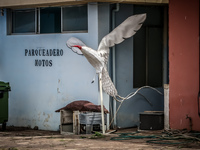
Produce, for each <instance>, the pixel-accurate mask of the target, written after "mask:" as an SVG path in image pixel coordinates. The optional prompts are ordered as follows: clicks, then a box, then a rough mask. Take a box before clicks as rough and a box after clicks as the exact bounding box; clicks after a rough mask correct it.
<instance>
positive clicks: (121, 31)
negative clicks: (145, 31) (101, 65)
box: [98, 14, 146, 63]
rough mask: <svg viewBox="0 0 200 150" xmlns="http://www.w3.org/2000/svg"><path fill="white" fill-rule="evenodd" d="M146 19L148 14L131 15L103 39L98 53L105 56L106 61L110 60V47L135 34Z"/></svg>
mask: <svg viewBox="0 0 200 150" xmlns="http://www.w3.org/2000/svg"><path fill="white" fill-rule="evenodd" d="M145 19H146V14H138V15H133V16H130V17H128V18H127V19H126V20H125V21H124V22H122V23H121V24H120V25H119V26H117V27H116V28H115V29H114V30H113V31H112V32H110V33H109V34H107V35H106V36H105V37H104V38H103V39H102V40H101V42H100V44H99V47H98V53H99V54H100V56H102V57H103V58H104V62H105V63H107V61H108V56H109V47H112V46H114V45H115V44H119V43H121V42H123V41H124V40H125V39H126V38H129V37H131V36H133V35H134V34H135V33H136V32H137V31H138V30H139V29H140V28H141V26H142V23H143V22H144V21H145Z"/></svg>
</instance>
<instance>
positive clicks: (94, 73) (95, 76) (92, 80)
mask: <svg viewBox="0 0 200 150" xmlns="http://www.w3.org/2000/svg"><path fill="white" fill-rule="evenodd" d="M95 77H96V71H95V73H94V77H93V79H92V82H91V83H94V81H95Z"/></svg>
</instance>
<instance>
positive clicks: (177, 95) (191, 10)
mask: <svg viewBox="0 0 200 150" xmlns="http://www.w3.org/2000/svg"><path fill="white" fill-rule="evenodd" d="M198 91H199V0H170V1H169V111H170V112H169V122H170V127H171V129H184V128H187V129H190V123H189V122H190V121H189V119H186V115H188V116H189V117H191V118H192V124H193V125H192V130H198V131H200V117H199V116H198V106H197V104H198V103H197V95H198Z"/></svg>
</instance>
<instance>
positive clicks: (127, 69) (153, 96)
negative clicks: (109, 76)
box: [113, 4, 168, 128]
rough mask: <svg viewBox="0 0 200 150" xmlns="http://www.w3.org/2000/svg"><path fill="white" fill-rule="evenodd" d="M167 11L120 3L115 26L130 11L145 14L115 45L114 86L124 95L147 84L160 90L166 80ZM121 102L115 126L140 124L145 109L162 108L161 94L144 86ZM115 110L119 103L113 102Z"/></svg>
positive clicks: (161, 109)
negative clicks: (136, 27) (132, 31)
mask: <svg viewBox="0 0 200 150" xmlns="http://www.w3.org/2000/svg"><path fill="white" fill-rule="evenodd" d="M165 11H167V9H166V7H165V6H158V5H157V6H152V5H142V6H141V5H129V4H120V9H119V11H118V12H117V13H116V26H118V25H119V24H120V23H121V22H122V21H123V20H125V19H126V18H127V17H129V16H131V15H133V14H140V13H146V14H147V19H146V20H145V22H144V24H143V26H142V27H141V29H140V30H139V31H138V32H137V33H136V34H135V35H134V36H133V37H131V38H129V39H126V40H125V41H124V42H123V43H121V44H119V45H116V47H115V58H113V59H115V66H116V67H115V72H113V74H115V78H116V83H115V84H116V88H117V90H118V94H119V95H120V96H123V97H125V96H127V95H128V94H129V93H131V92H134V91H136V90H137V89H138V88H140V87H142V86H145V85H148V86H152V87H154V88H156V89H158V90H159V91H161V92H162V93H164V92H163V84H165V83H168V65H167V64H168V48H167V46H168V44H167V33H168V32H167V21H166V20H167V16H166V14H167V13H165ZM139 93H140V94H136V95H135V96H134V97H132V98H131V99H129V100H126V101H124V103H123V104H122V105H121V107H120V109H119V111H118V113H117V116H116V120H115V125H114V126H116V127H117V128H128V127H136V126H139V122H140V121H139V114H140V113H141V112H144V111H163V109H164V95H160V94H159V93H157V92H156V91H154V90H152V89H149V88H145V89H142V90H141V91H139ZM148 101H149V102H148ZM113 105H116V106H113V108H115V107H116V108H115V109H117V108H118V107H119V105H120V103H119V102H116V103H113Z"/></svg>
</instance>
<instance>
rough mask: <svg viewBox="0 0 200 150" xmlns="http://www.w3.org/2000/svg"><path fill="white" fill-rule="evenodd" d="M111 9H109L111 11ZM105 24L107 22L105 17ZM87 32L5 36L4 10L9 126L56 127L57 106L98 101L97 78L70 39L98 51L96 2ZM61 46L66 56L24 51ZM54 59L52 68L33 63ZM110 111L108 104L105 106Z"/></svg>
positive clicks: (2, 29) (0, 51)
mask: <svg viewBox="0 0 200 150" xmlns="http://www.w3.org/2000/svg"><path fill="white" fill-rule="evenodd" d="M107 11H108V10H107ZM104 22H105V23H106V21H104ZM88 29H89V30H88V33H67V34H39V35H37V34H35V35H7V34H6V12H5V15H4V16H0V38H1V39H0V80H1V81H8V82H10V85H11V89H12V91H11V92H10V93H9V94H10V99H9V121H8V125H14V126H31V127H34V126H38V127H39V129H45V130H58V128H59V123H60V116H59V115H60V114H59V113H55V110H57V109H59V108H61V107H63V106H65V105H67V104H68V103H70V102H72V101H74V100H89V101H91V102H93V103H95V104H100V103H99V101H98V97H99V94H98V78H97V76H96V81H95V82H94V83H93V84H91V81H92V79H93V76H94V73H95V70H94V68H93V67H92V66H91V65H90V64H89V62H88V61H87V60H86V58H85V57H84V56H80V55H77V54H75V53H73V52H72V51H71V50H70V49H69V48H68V47H67V46H66V41H67V40H68V39H69V38H70V37H71V36H75V37H78V38H80V39H81V40H83V41H84V42H85V43H86V44H87V45H88V46H90V47H92V48H94V49H97V46H98V42H99V39H98V38H99V37H98V33H99V32H108V31H107V29H104V28H102V29H101V31H98V5H96V4H95V3H93V4H91V5H90V4H89V5H88ZM39 48H42V49H62V50H63V52H64V53H63V56H25V49H39ZM36 59H39V60H43V59H44V60H52V66H51V67H49V66H44V67H43V66H35V60H36ZM106 108H107V109H109V108H108V106H106Z"/></svg>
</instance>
